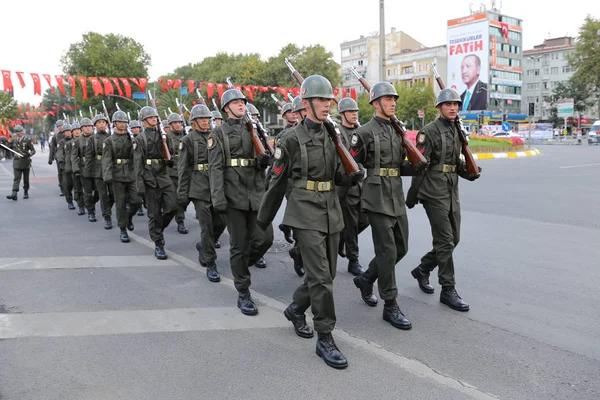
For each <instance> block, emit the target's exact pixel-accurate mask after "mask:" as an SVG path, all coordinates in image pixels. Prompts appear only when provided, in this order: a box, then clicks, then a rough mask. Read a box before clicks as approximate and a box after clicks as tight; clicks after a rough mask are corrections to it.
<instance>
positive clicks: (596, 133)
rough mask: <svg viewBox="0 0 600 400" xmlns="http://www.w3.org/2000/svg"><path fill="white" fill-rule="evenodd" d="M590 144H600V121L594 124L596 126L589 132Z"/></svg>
mask: <svg viewBox="0 0 600 400" xmlns="http://www.w3.org/2000/svg"><path fill="white" fill-rule="evenodd" d="M587 140H588V144H595V145H596V146H597V145H599V144H600V121H596V122H594V125H592V127H591V128H590V131H589V132H588V139H587Z"/></svg>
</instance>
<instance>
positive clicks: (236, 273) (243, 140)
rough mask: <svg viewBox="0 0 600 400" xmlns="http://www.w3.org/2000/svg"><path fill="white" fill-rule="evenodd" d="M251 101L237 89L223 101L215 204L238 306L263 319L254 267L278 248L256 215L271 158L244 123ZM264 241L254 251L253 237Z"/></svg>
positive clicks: (214, 141)
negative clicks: (254, 293)
mask: <svg viewBox="0 0 600 400" xmlns="http://www.w3.org/2000/svg"><path fill="white" fill-rule="evenodd" d="M246 110H247V109H246V98H245V97H244V95H243V94H242V92H240V91H239V90H237V89H229V90H226V91H225V93H223V95H222V96H221V111H224V112H226V113H227V115H228V116H229V118H228V119H227V121H224V122H223V124H222V125H221V126H217V127H216V128H215V129H213V131H212V132H211V134H210V136H209V138H208V141H207V144H208V165H209V172H210V190H211V200H212V203H213V207H214V211H215V212H217V213H219V214H225V213H226V214H227V230H228V231H229V239H230V249H229V253H230V263H231V272H232V274H233V278H234V284H235V288H236V289H237V290H238V292H239V295H238V301H237V305H238V307H239V308H240V310H241V312H242V313H243V314H245V315H256V314H258V308H257V307H256V304H254V301H253V300H252V297H251V295H250V290H249V288H250V283H251V279H250V278H251V277H250V270H249V269H248V266H249V265H254V264H255V263H256V262H257V261H258V260H259V259H260V258H261V257H262V256H263V255H264V254H265V252H266V251H267V250H268V249H269V247H271V244H273V229H272V228H269V229H267V230H266V231H263V230H260V229H258V227H257V226H256V215H257V213H258V208H259V206H260V201H261V200H262V197H263V195H264V192H265V179H264V173H265V169H266V168H267V167H268V165H269V162H270V157H269V155H268V154H266V153H264V154H262V155H260V156H258V157H257V155H256V153H255V149H254V146H253V144H252V133H251V132H250V131H249V130H248V127H247V125H246V124H245V123H244V116H245V114H246V112H247V111H246ZM256 235H259V236H260V237H261V238H260V240H259V241H258V242H259V243H257V244H256V245H255V246H252V247H251V246H250V242H251V240H252V238H253V237H255V236H256Z"/></svg>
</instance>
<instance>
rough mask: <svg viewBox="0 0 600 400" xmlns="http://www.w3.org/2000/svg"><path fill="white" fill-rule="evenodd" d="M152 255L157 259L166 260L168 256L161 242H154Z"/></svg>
mask: <svg viewBox="0 0 600 400" xmlns="http://www.w3.org/2000/svg"><path fill="white" fill-rule="evenodd" d="M154 257H156V258H157V259H159V260H166V259H167V258H168V257H167V253H165V248H164V247H163V245H162V244H158V243H156V247H155V248H154Z"/></svg>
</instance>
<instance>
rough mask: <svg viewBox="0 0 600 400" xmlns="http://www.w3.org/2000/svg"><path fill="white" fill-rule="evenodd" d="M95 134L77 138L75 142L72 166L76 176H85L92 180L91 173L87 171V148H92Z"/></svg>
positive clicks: (72, 146) (72, 152) (72, 149)
mask: <svg viewBox="0 0 600 400" xmlns="http://www.w3.org/2000/svg"><path fill="white" fill-rule="evenodd" d="M93 137H94V136H93V134H92V135H89V136H85V135H84V134H83V133H82V134H81V135H80V136H79V137H78V138H77V139H74V140H73V144H72V145H71V164H72V166H73V173H74V174H76V175H77V174H83V176H84V177H85V178H90V177H91V175H90V172H91V171H86V169H85V161H86V158H85V148H86V147H87V146H91V145H92V144H91V140H92V139H93Z"/></svg>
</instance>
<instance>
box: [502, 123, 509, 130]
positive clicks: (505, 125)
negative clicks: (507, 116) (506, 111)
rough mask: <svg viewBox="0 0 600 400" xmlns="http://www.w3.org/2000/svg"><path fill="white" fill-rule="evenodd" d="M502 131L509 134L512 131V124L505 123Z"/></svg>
mask: <svg viewBox="0 0 600 400" xmlns="http://www.w3.org/2000/svg"><path fill="white" fill-rule="evenodd" d="M502 130H503V131H504V132H508V131H510V122H503V123H502Z"/></svg>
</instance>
